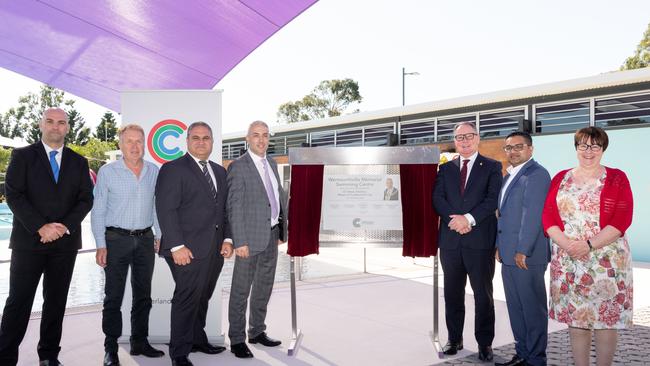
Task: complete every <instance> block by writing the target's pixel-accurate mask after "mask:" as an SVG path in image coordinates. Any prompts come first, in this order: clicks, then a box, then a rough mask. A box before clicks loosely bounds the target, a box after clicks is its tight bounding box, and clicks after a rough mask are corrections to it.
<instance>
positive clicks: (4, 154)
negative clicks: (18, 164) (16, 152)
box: [0, 147, 11, 180]
mask: <svg viewBox="0 0 650 366" xmlns="http://www.w3.org/2000/svg"><path fill="white" fill-rule="evenodd" d="M10 158H11V149H5V148H4V147H0V174H3V179H2V180H4V173H6V172H7V166H8V165H9V159H10Z"/></svg>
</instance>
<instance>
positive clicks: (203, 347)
mask: <svg viewBox="0 0 650 366" xmlns="http://www.w3.org/2000/svg"><path fill="white" fill-rule="evenodd" d="M225 350H226V347H222V346H213V345H211V344H210V343H203V344H195V345H192V352H203V353H207V354H209V355H216V354H217V353H221V352H223V351H225Z"/></svg>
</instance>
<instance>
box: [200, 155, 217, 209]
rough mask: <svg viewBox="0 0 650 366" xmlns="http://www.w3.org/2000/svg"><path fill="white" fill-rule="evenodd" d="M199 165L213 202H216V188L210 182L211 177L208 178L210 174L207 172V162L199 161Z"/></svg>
mask: <svg viewBox="0 0 650 366" xmlns="http://www.w3.org/2000/svg"><path fill="white" fill-rule="evenodd" d="M199 164H201V166H202V167H203V176H205V179H206V180H207V181H208V185H209V186H210V193H212V198H214V200H215V201H216V200H217V188H216V187H215V186H214V182H213V181H212V177H211V176H210V172H209V171H208V162H207V161H205V160H199Z"/></svg>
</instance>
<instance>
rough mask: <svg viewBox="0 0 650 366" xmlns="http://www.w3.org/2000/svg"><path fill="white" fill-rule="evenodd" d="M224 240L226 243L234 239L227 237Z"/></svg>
mask: <svg viewBox="0 0 650 366" xmlns="http://www.w3.org/2000/svg"><path fill="white" fill-rule="evenodd" d="M223 242H224V243H230V244H232V239H230V238H225V239H223Z"/></svg>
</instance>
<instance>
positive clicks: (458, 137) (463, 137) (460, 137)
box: [454, 133, 476, 141]
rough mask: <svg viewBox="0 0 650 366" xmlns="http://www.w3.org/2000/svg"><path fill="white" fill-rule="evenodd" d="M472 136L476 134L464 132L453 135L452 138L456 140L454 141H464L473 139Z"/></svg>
mask: <svg viewBox="0 0 650 366" xmlns="http://www.w3.org/2000/svg"><path fill="white" fill-rule="evenodd" d="M474 136H476V134H475V133H466V134H463V135H456V136H454V140H456V141H465V140H467V141H470V140H474Z"/></svg>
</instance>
